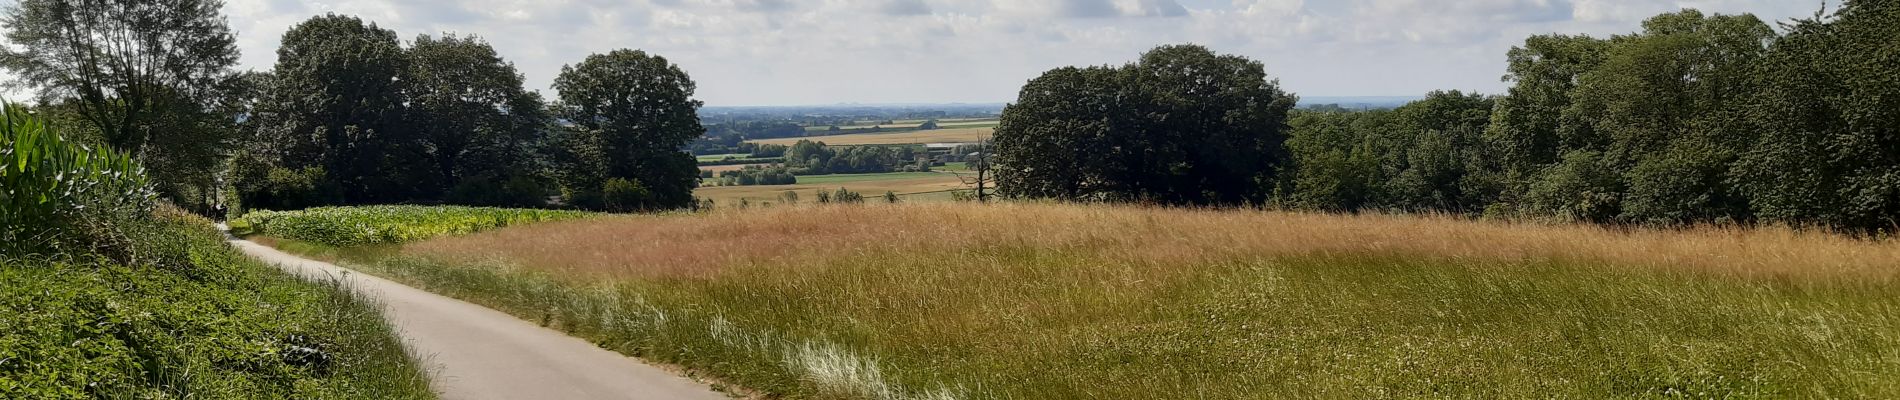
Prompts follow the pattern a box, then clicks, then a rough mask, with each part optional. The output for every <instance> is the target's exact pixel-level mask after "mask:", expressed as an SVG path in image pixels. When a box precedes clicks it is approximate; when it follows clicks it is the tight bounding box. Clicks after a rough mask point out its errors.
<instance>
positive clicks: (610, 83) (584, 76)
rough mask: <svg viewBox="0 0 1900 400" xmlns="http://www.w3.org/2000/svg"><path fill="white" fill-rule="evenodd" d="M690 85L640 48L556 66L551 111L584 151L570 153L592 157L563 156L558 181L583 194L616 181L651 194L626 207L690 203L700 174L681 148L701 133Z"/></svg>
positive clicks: (683, 74) (572, 142)
mask: <svg viewBox="0 0 1900 400" xmlns="http://www.w3.org/2000/svg"><path fill="white" fill-rule="evenodd" d="M696 88H697V86H696V85H695V84H694V83H693V79H692V78H691V77H689V76H687V75H686V71H683V70H681V69H680V68H679V66H676V65H673V64H672V63H670V62H667V60H666V58H664V57H660V56H657V55H650V54H647V53H646V52H644V51H639V50H615V51H612V52H609V53H606V54H594V55H590V56H588V57H587V59H586V60H584V61H582V62H581V63H580V64H577V65H569V66H563V67H561V75H560V76H559V77H557V78H555V80H554V90H555V91H556V92H559V93H560V97H561V103H560V104H559V106H558V110H559V113H560V116H561V117H563V118H564V119H566V120H567V122H569V123H572V124H573V128H574V129H575V130H576V131H575V132H572V133H569V135H570V139H569V140H568V141H567V143H568V144H569V145H574V146H586V147H588V148H590V149H591V150H570V151H573V152H575V153H577V154H578V155H581V156H589V155H591V156H592V161H591V162H589V160H588V157H564V159H565V160H566V161H567V162H565V163H564V164H566V165H565V166H564V167H563V168H564V169H567V170H568V171H570V172H568V173H564V174H562V175H563V176H565V177H567V179H566V180H567V181H566V182H563V184H565V185H567V186H568V189H569V190H570V191H571V192H578V193H581V194H583V196H581V197H583V198H586V197H589V196H585V194H586V193H589V192H599V191H601V190H602V189H603V188H604V187H605V186H606V184H607V183H609V181H610V180H613V179H623V180H625V181H627V182H629V183H632V184H633V185H636V186H638V187H641V188H644V189H645V191H646V193H648V194H649V195H650V196H651V198H650V199H646V201H645V202H644V204H642V205H640V206H637V207H632V208H644V209H652V208H659V209H671V208H682V207H687V206H690V205H692V203H693V187H694V186H697V185H698V181H699V171H698V167H697V160H695V159H694V158H693V157H692V156H691V155H688V154H687V153H686V152H685V151H683V150H682V149H683V148H684V147H685V146H686V144H687V143H688V142H691V141H692V140H693V139H694V138H697V137H700V136H701V135H704V134H705V133H706V128H705V127H703V126H701V125H700V123H699V114H698V111H699V107H700V106H701V105H702V103H701V102H700V101H698V100H693V98H692V97H693V91H694V90H695V89H696ZM575 170H581V171H579V172H573V171H575ZM626 202H627V201H625V200H624V199H623V200H620V201H618V203H621V204H625V203H626Z"/></svg>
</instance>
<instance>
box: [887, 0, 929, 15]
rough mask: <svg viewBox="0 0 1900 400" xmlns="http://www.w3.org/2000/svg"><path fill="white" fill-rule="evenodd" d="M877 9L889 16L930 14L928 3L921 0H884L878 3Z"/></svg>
mask: <svg viewBox="0 0 1900 400" xmlns="http://www.w3.org/2000/svg"><path fill="white" fill-rule="evenodd" d="M877 11H878V12H879V13H881V14H884V15H890V16H913V15H930V13H931V11H930V5H929V4H924V1H923V0H885V1H884V2H882V3H881V4H878V6H877Z"/></svg>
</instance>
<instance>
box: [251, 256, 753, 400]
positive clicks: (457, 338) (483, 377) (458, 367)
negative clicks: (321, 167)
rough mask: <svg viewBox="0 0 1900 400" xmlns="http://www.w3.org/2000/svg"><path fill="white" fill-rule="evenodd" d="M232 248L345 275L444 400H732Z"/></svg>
mask: <svg viewBox="0 0 1900 400" xmlns="http://www.w3.org/2000/svg"><path fill="white" fill-rule="evenodd" d="M231 244H232V245H233V246H236V247H237V248H238V249H240V250H242V251H244V253H245V254H249V255H251V256H252V257H256V258H257V259H259V260H263V261H264V262H267V263H272V264H277V265H278V266H279V267H280V268H283V269H284V270H285V271H288V272H290V273H292V274H296V275H298V276H302V277H304V278H306V279H328V278H330V277H342V278H344V279H345V282H346V283H347V284H348V286H349V287H351V288H353V289H354V290H356V291H357V292H358V293H361V294H363V295H365V296H368V297H370V298H371V299H374V300H375V301H377V302H380V303H381V304H382V306H383V315H384V317H385V318H387V319H389V322H390V323H391V324H393V325H395V327H396V330H397V332H398V334H400V335H402V338H403V345H404V346H405V347H407V348H408V350H409V352H410V354H414V355H416V356H417V358H419V359H421V360H422V362H423V365H425V366H426V367H428V368H429V371H430V372H432V373H434V378H435V380H434V382H433V383H432V386H434V389H435V391H436V393H438V394H440V395H441V396H442V398H444V399H457V400H459V399H726V398H728V397H727V396H725V395H723V394H720V393H718V392H715V391H713V390H712V389H711V388H709V387H707V386H706V385H703V384H700V383H698V382H694V381H692V380H689V379H686V378H683V377H679V376H677V375H674V374H672V373H670V372H667V371H665V370H662V369H659V368H655V367H653V366H651V365H647V364H644V363H641V362H640V361H639V360H636V359H633V358H629V357H627V356H624V355H621V354H619V353H615V352H612V351H608V350H606V349H602V348H599V347H596V346H594V345H593V344H591V343H588V342H587V341H584V340H581V339H577V338H574V337H571V336H567V335H566V334H563V333H561V332H558V331H555V330H552V329H547V328H543V327H541V326H538V325H535V324H533V323H529V322H527V321H523V320H520V319H517V318H515V317H514V316H511V315H508V314H504V313H502V312H500V311H495V310H491V309H488V308H486V307H482V306H478V305H474V304H469V303H467V302H463V301H461V300H456V299H451V298H448V297H443V296H441V295H437V294H434V293H429V292H426V291H422V290H420V289H416V288H412V287H408V286H403V285H401V284H398V283H395V282H390V281H388V280H384V279H381V278H377V277H374V276H369V275H365V274H362V273H357V272H355V271H351V270H348V269H344V268H341V267H338V266H336V265H332V264H330V263H325V262H320V261H314V260H309V259H304V258H301V257H297V256H294V255H290V254H287V253H284V252H281V251H278V250H277V249H273V248H270V247H268V246H264V245H261V244H257V243H253V242H251V241H248V240H232V241H231Z"/></svg>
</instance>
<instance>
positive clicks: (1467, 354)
mask: <svg viewBox="0 0 1900 400" xmlns="http://www.w3.org/2000/svg"><path fill="white" fill-rule="evenodd" d="M306 251H310V252H313V253H327V254H330V255H332V256H336V257H342V258H344V259H346V260H348V261H350V262H352V263H354V264H357V265H360V266H361V267H363V268H365V269H367V270H370V271H372V272H374V273H378V274H382V275H385V276H389V277H392V278H395V279H398V280H403V281H407V282H411V283H414V284H417V285H421V286H424V287H429V288H431V289H433V290H436V291H439V292H442V293H446V294H451V295H455V296H459V297H463V298H467V299H470V300H472V301H476V302H480V303H483V304H487V305H490V306H493V307H496V308H498V309H502V310H505V311H508V312H512V313H515V314H517V315H521V316H523V317H526V318H529V319H536V320H541V321H545V322H546V323H548V324H550V325H551V326H554V327H557V328H560V329H564V330H567V331H569V332H572V333H573V334H575V335H577V336H581V337H585V338H589V339H591V340H593V341H595V342H597V343H607V344H608V347H610V348H613V349H615V350H619V351H622V352H626V353H630V354H640V355H642V356H644V357H648V358H651V359H655V360H660V361H665V362H671V363H677V364H681V365H685V366H687V367H690V368H694V369H696V370H700V371H705V372H707V373H709V374H712V375H714V376H719V377H721V378H722V379H727V380H729V381H731V382H735V383H738V384H741V385H744V386H747V387H751V388H754V389H758V390H761V391H763V392H765V393H769V394H773V395H783V396H788V397H797V398H918V397H930V398H1039V399H1042V398H1047V399H1065V398H1173V397H1179V396H1180V395H1181V394H1182V393H1194V397H1197V398H1251V397H1257V396H1259V395H1260V394H1261V393H1262V392H1261V390H1263V388H1272V389H1271V390H1272V392H1273V393H1276V394H1281V395H1287V396H1292V397H1339V398H1365V397H1481V398H1524V397H1539V398H1631V397H1652V396H1671V395H1674V394H1681V395H1693V396H1700V397H1837V398H1889V397H1894V396H1897V395H1900V378H1896V375H1894V374H1891V373H1890V372H1891V371H1894V370H1896V369H1897V368H1900V337H1896V336H1894V335H1892V334H1891V333H1892V332H1895V331H1896V330H1900V313H1897V312H1896V310H1900V298H1896V297H1894V296H1892V295H1891V294H1892V293H1894V292H1895V291H1896V290H1900V280H1897V279H1896V278H1900V269H1896V267H1895V266H1896V265H1900V246H1895V245H1894V243H1892V242H1890V241H1869V240H1857V239H1848V238H1842V237H1838V236H1833V235H1829V234H1824V233H1815V232H1804V231H1796V230H1790V229H1784V228H1760V229H1740V228H1720V227H1703V228H1690V229H1677V230H1650V229H1607V228H1600V227H1593V226H1587V225H1545V224H1527V223H1504V222H1477V221H1470V220H1464V219H1458V218H1444V217H1432V216H1389V215H1376V214H1364V215H1325V214H1303V213H1287V212H1268V211H1217V210H1195V209H1166V208H1145V207H1133V206H1107V205H1060V204H1039V203H1008V204H1001V205H991V206H981V205H975V204H968V203H936V204H905V205H875V204H872V205H859V206H800V207H773V208H767V209H750V210H736V209H730V208H726V209H722V210H720V211H715V212H711V213H693V214H667V215H649V216H619V217H606V218H592V219H584V220H576V221H566V222H552V223H544V224H533V225H524V226H518V227H510V228H505V229H499V230H495V231H490V232H485V233H478V234H473V235H465V236H453V237H442V238H436V239H432V240H427V241H422V242H416V243H412V244H408V245H405V246H402V247H400V248H395V249H385V250H381V251H351V250H349V249H324V248H322V247H308V248H306ZM661 321H664V323H661ZM1103 382H1115V384H1114V385H1104V384H1102V383H1103Z"/></svg>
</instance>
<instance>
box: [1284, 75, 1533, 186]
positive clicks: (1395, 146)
mask: <svg viewBox="0 0 1900 400" xmlns="http://www.w3.org/2000/svg"><path fill="white" fill-rule="evenodd" d="M1492 108H1493V102H1492V100H1491V99H1490V98H1487V97H1485V96H1482V95H1478V94H1465V93H1462V92H1458V91H1449V92H1432V93H1430V94H1428V95H1427V96H1426V97H1425V99H1423V100H1419V101H1416V102H1412V103H1411V104H1407V105H1405V106H1402V107H1399V108H1398V109H1396V110H1391V111H1382V110H1374V111H1365V112H1339V111H1297V112H1295V113H1294V116H1293V118H1292V120H1291V126H1292V132H1291V134H1292V138H1291V139H1289V140H1288V141H1287V144H1286V146H1287V150H1288V151H1289V152H1290V153H1291V154H1292V157H1293V167H1294V168H1293V173H1292V178H1291V182H1290V183H1283V184H1288V185H1290V188H1286V189H1282V190H1281V195H1282V196H1284V198H1286V199H1288V200H1290V203H1291V204H1292V205H1295V206H1299V207H1304V208H1309V209H1318V210H1330V211H1358V210H1362V209H1369V208H1370V209H1388V210H1397V211H1446V212H1454V213H1475V212H1477V211H1479V210H1481V209H1483V208H1484V206H1485V205H1487V204H1490V203H1491V202H1492V201H1494V199H1495V198H1496V197H1497V196H1498V193H1499V192H1500V191H1502V188H1500V187H1498V186H1499V184H1498V183H1497V182H1496V181H1495V180H1496V176H1495V172H1493V171H1496V168H1495V167H1494V164H1493V163H1492V161H1494V160H1490V159H1488V158H1487V155H1489V154H1490V152H1489V147H1487V144H1486V142H1485V140H1484V137H1483V134H1482V132H1483V131H1484V127H1485V125H1487V124H1489V123H1490V119H1491V110H1492Z"/></svg>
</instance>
